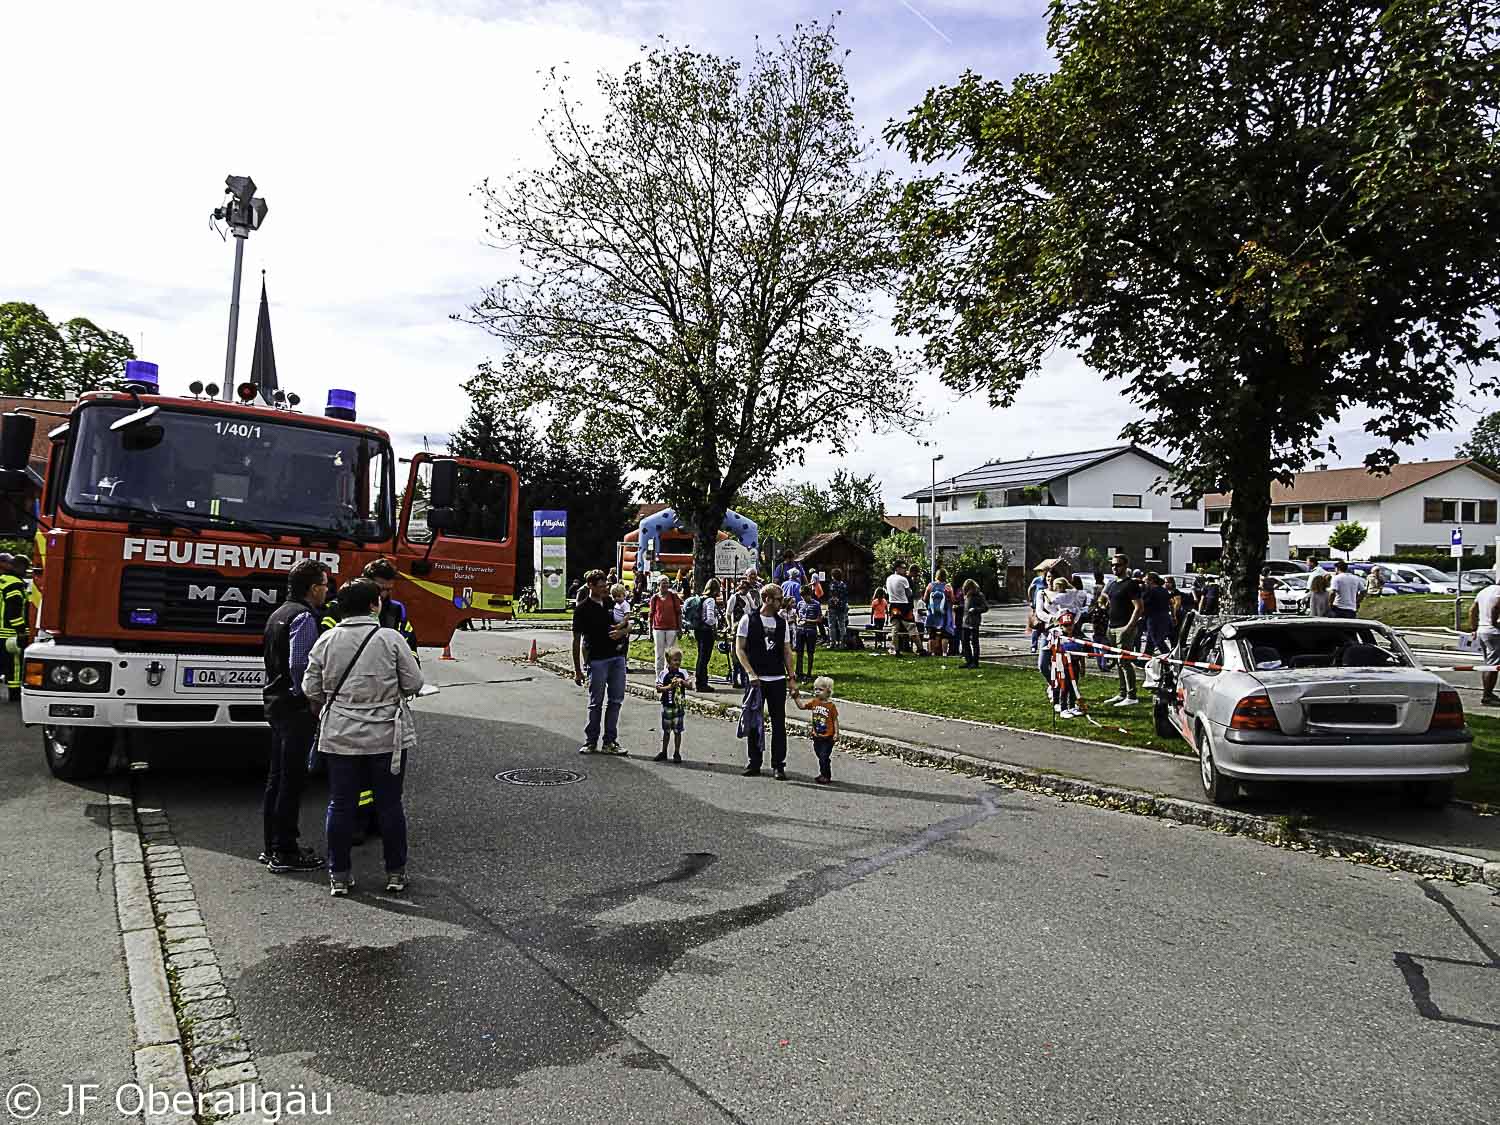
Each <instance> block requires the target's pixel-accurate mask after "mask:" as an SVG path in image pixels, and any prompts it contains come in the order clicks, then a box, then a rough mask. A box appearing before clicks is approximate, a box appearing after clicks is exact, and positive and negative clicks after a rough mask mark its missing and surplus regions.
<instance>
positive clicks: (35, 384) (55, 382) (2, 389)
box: [0, 301, 135, 398]
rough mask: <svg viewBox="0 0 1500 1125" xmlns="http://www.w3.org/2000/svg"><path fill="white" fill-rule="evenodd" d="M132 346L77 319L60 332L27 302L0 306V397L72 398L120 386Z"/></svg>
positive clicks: (95, 326)
mask: <svg viewBox="0 0 1500 1125" xmlns="http://www.w3.org/2000/svg"><path fill="white" fill-rule="evenodd" d="M134 358H135V349H134V348H132V347H131V346H130V340H129V339H128V338H127V337H125V336H123V335H121V334H120V333H119V332H111V331H109V330H108V329H104V328H100V327H99V326H98V325H96V324H94V322H93V321H90V320H86V319H85V318H83V317H74V318H73V319H72V320H70V321H67V322H66V323H64V324H63V325H62V326H61V327H59V326H58V325H56V324H54V323H53V322H52V320H51V318H50V317H48V316H47V314H46V313H45V312H43V311H42V310H41V309H39V308H37V306H35V305H32V304H27V303H26V302H24V301H11V302H8V303H6V304H0V394H7V395H25V396H31V395H34V396H37V397H40V398H73V397H75V396H77V395H79V394H81V393H83V392H84V391H92V390H107V389H109V388H112V387H116V386H118V385H119V384H120V382H121V381H122V379H123V378H124V374H125V361H126V360H127V359H134Z"/></svg>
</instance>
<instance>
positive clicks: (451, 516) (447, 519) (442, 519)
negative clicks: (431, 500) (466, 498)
mask: <svg viewBox="0 0 1500 1125" xmlns="http://www.w3.org/2000/svg"><path fill="white" fill-rule="evenodd" d="M457 524H458V513H456V512H455V511H454V510H453V509H452V508H428V509H427V526H428V527H429V528H431V529H432V530H433V531H452V530H453V529H454V527H456V526H457Z"/></svg>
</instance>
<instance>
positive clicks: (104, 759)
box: [42, 726, 115, 781]
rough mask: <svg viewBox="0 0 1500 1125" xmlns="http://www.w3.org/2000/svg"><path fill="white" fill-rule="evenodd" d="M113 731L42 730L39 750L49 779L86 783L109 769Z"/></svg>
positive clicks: (72, 728) (98, 729) (45, 728)
mask: <svg viewBox="0 0 1500 1125" xmlns="http://www.w3.org/2000/svg"><path fill="white" fill-rule="evenodd" d="M114 735H115V732H114V731H112V730H110V729H109V728H108V727H45V726H44V727H43V728H42V751H43V752H44V753H45V754H46V756H47V768H48V769H49V770H51V771H52V776H53V777H56V778H61V779H62V780H63V781H86V780H88V779H89V778H91V777H98V776H99V775H100V774H101V773H103V772H104V771H105V770H106V769H107V768H108V767H109V750H110V746H111V745H112V744H113V742H114Z"/></svg>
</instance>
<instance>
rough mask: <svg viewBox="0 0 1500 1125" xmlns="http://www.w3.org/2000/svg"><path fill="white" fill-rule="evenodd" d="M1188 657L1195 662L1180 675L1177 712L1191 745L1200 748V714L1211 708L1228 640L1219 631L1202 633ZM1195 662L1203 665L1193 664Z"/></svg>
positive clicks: (1181, 729) (1181, 726)
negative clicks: (1196, 735)
mask: <svg viewBox="0 0 1500 1125" xmlns="http://www.w3.org/2000/svg"><path fill="white" fill-rule="evenodd" d="M1185 659H1186V660H1188V661H1191V663H1190V664H1184V665H1183V666H1182V668H1181V670H1180V671H1179V674H1178V676H1177V701H1176V708H1175V714H1176V718H1177V729H1178V730H1180V731H1181V732H1182V737H1183V738H1185V739H1186V740H1187V742H1188V745H1190V746H1192V747H1193V748H1194V749H1195V750H1196V749H1197V742H1196V741H1195V739H1194V736H1193V735H1194V731H1195V730H1196V729H1197V726H1198V716H1199V714H1201V713H1202V712H1203V711H1204V710H1206V709H1207V707H1208V704H1209V701H1210V699H1211V698H1212V696H1213V691H1214V685H1215V682H1216V680H1217V679H1218V675H1219V673H1218V671H1217V670H1216V669H1217V667H1218V666H1219V665H1222V664H1223V662H1224V641H1223V639H1222V638H1221V637H1220V636H1219V634H1218V632H1217V630H1215V631H1213V632H1203V633H1200V634H1198V636H1197V637H1195V638H1194V639H1193V642H1192V645H1191V647H1190V648H1189V649H1188V652H1187V655H1186V657H1185ZM1194 664H1196V665H1199V667H1196V668H1195V667H1193V665H1194Z"/></svg>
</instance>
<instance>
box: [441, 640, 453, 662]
mask: <svg viewBox="0 0 1500 1125" xmlns="http://www.w3.org/2000/svg"><path fill="white" fill-rule="evenodd" d="M438 659H439V660H453V659H455V658H454V656H453V642H452V641H449V642H448V643H447V644H445V645H444V646H443V655H442V656H440V657H438Z"/></svg>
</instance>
